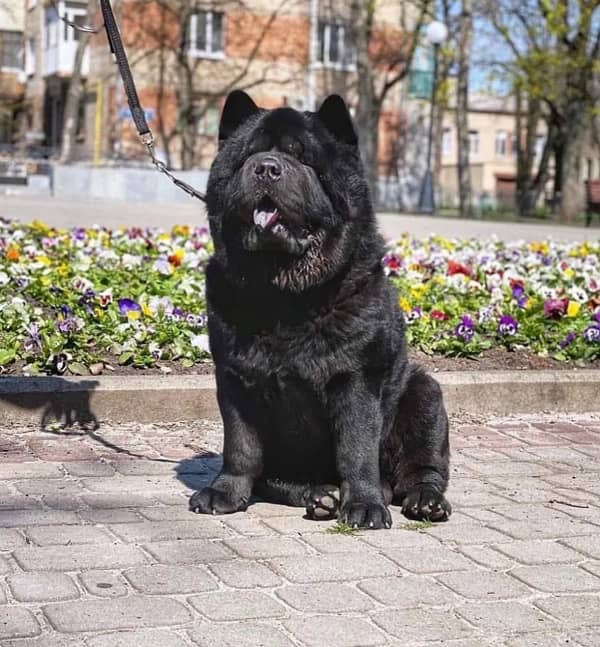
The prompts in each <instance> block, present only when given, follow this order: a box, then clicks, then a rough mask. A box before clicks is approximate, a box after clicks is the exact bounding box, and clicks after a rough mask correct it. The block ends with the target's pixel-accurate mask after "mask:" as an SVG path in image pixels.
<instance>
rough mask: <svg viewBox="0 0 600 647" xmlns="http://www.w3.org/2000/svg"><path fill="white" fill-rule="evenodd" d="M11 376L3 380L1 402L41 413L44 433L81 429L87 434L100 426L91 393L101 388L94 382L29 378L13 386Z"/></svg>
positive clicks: (0, 389)
mask: <svg viewBox="0 0 600 647" xmlns="http://www.w3.org/2000/svg"><path fill="white" fill-rule="evenodd" d="M12 382H13V380H12V379H11V378H10V377H5V378H2V383H0V387H2V388H0V400H1V401H4V402H8V403H9V404H11V405H12V406H13V407H16V408H18V409H25V410H26V411H38V410H41V416H40V428H41V429H42V430H43V431H48V430H53V429H57V428H60V429H70V428H73V427H75V426H79V427H80V428H81V429H82V430H85V431H95V430H97V429H98V428H99V427H100V423H99V422H98V418H97V417H96V415H95V414H94V412H93V411H92V407H91V402H90V400H91V394H92V392H93V391H94V389H96V387H97V386H98V384H99V383H98V382H97V381H95V380H84V381H81V382H76V383H74V382H69V381H68V380H64V379H62V378H60V377H44V378H36V377H31V378H27V381H26V382H23V380H22V378H19V382H18V383H16V382H15V384H14V387H13V384H12Z"/></svg>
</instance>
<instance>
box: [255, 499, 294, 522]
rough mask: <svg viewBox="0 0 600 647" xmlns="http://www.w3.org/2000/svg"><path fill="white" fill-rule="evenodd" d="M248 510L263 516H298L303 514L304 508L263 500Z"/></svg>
mask: <svg viewBox="0 0 600 647" xmlns="http://www.w3.org/2000/svg"><path fill="white" fill-rule="evenodd" d="M248 510H249V511H250V513H251V514H252V515H256V516H259V517H261V518H267V517H297V516H298V515H300V516H302V515H303V514H304V513H303V512H302V508H295V507H293V506H289V505H279V504H277V503H264V502H262V501H260V502H258V503H253V504H252V505H251V506H250V507H249V508H248Z"/></svg>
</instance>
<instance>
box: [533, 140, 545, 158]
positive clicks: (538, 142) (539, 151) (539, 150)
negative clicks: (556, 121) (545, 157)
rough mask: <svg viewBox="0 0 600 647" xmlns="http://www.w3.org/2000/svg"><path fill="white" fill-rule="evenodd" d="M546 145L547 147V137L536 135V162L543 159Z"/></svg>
mask: <svg viewBox="0 0 600 647" xmlns="http://www.w3.org/2000/svg"><path fill="white" fill-rule="evenodd" d="M545 145H546V136H545V135H536V136H535V159H536V160H541V159H542V153H543V152H544V146H545Z"/></svg>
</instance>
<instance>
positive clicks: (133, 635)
mask: <svg viewBox="0 0 600 647" xmlns="http://www.w3.org/2000/svg"><path fill="white" fill-rule="evenodd" d="M87 644H88V647H140V646H142V647H146V646H147V647H189V645H188V643H187V641H185V640H184V639H183V638H182V637H181V636H179V635H178V634H176V633H174V632H172V631H165V630H164V629H142V630H141V631H119V632H118V633H109V634H102V635H101V636H93V637H91V638H88V639H87Z"/></svg>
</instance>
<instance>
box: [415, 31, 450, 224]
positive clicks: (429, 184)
mask: <svg viewBox="0 0 600 647" xmlns="http://www.w3.org/2000/svg"><path fill="white" fill-rule="evenodd" d="M447 35H448V29H447V28H446V25H444V23H443V22H438V21H437V20H434V21H433V22H430V23H429V24H428V25H427V27H426V29H425V38H426V39H427V42H429V43H430V44H431V45H433V81H432V84H431V107H430V113H429V136H428V139H427V170H426V171H425V177H424V178H423V184H422V186H421V193H420V195H419V212H420V213H434V212H435V195H434V190H433V174H432V172H431V147H432V142H433V111H434V109H435V93H436V88H437V72H438V51H439V49H440V45H441V44H442V43H443V42H444V41H445V40H446V36H447Z"/></svg>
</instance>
